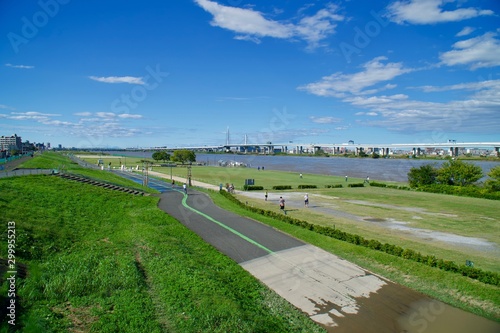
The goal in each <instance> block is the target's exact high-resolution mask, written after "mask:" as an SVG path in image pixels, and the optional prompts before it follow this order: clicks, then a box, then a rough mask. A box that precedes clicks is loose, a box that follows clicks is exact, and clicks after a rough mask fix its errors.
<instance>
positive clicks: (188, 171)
mask: <svg viewBox="0 0 500 333" xmlns="http://www.w3.org/2000/svg"><path fill="white" fill-rule="evenodd" d="M191 165H192V162H189V164H188V167H187V179H188V185H189V186H191Z"/></svg>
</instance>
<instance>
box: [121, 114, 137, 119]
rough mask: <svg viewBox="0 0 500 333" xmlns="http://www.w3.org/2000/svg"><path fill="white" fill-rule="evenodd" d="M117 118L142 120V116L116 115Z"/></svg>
mask: <svg viewBox="0 0 500 333" xmlns="http://www.w3.org/2000/svg"><path fill="white" fill-rule="evenodd" d="M118 118H123V119H140V118H142V115H140V114H129V113H122V114H119V115H118Z"/></svg>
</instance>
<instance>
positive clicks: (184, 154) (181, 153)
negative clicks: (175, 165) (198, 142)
mask: <svg viewBox="0 0 500 333" xmlns="http://www.w3.org/2000/svg"><path fill="white" fill-rule="evenodd" d="M172 159H173V160H174V161H177V162H180V163H182V164H184V163H186V162H196V154H195V153H194V152H193V151H191V150H188V149H181V150H176V151H174V156H172Z"/></svg>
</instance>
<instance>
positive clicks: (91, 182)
mask: <svg viewBox="0 0 500 333" xmlns="http://www.w3.org/2000/svg"><path fill="white" fill-rule="evenodd" d="M57 176H59V177H61V178H64V179H69V180H73V181H77V182H80V183H84V184H89V185H93V186H100V187H102V188H105V189H108V190H112V191H120V192H124V193H129V194H133V195H147V194H146V193H144V192H143V191H139V190H136V189H132V188H127V187H123V186H119V185H113V184H109V183H104V182H99V181H96V180H93V179H89V178H85V177H82V176H77V175H73V174H69V173H60V174H57Z"/></svg>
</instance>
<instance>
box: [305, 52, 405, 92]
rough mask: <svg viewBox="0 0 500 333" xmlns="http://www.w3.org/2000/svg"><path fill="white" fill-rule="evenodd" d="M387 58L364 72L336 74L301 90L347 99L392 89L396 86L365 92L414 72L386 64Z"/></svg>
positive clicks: (370, 65)
mask: <svg viewBox="0 0 500 333" xmlns="http://www.w3.org/2000/svg"><path fill="white" fill-rule="evenodd" d="M385 60H387V58H386V57H376V58H374V59H372V60H371V61H369V62H367V63H365V64H364V65H363V66H362V67H363V71H360V72H358V73H354V74H342V73H335V74H332V75H330V76H325V77H323V78H322V79H321V80H320V81H318V82H313V83H309V84H306V85H304V86H300V87H299V88H298V89H299V90H304V91H307V92H309V93H311V94H314V95H318V96H332V97H339V98H342V97H346V96H348V95H359V94H367V93H370V94H373V93H376V92H378V91H381V90H386V89H392V88H394V87H395V85H394V84H386V85H385V86H382V87H378V88H374V89H370V90H368V91H364V89H366V88H368V87H373V86H376V85H377V84H379V83H381V82H384V81H389V80H392V79H394V78H395V77H397V76H400V75H402V74H405V73H409V72H411V71H412V69H410V68H405V67H404V66H403V64H402V63H384V61H385Z"/></svg>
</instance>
